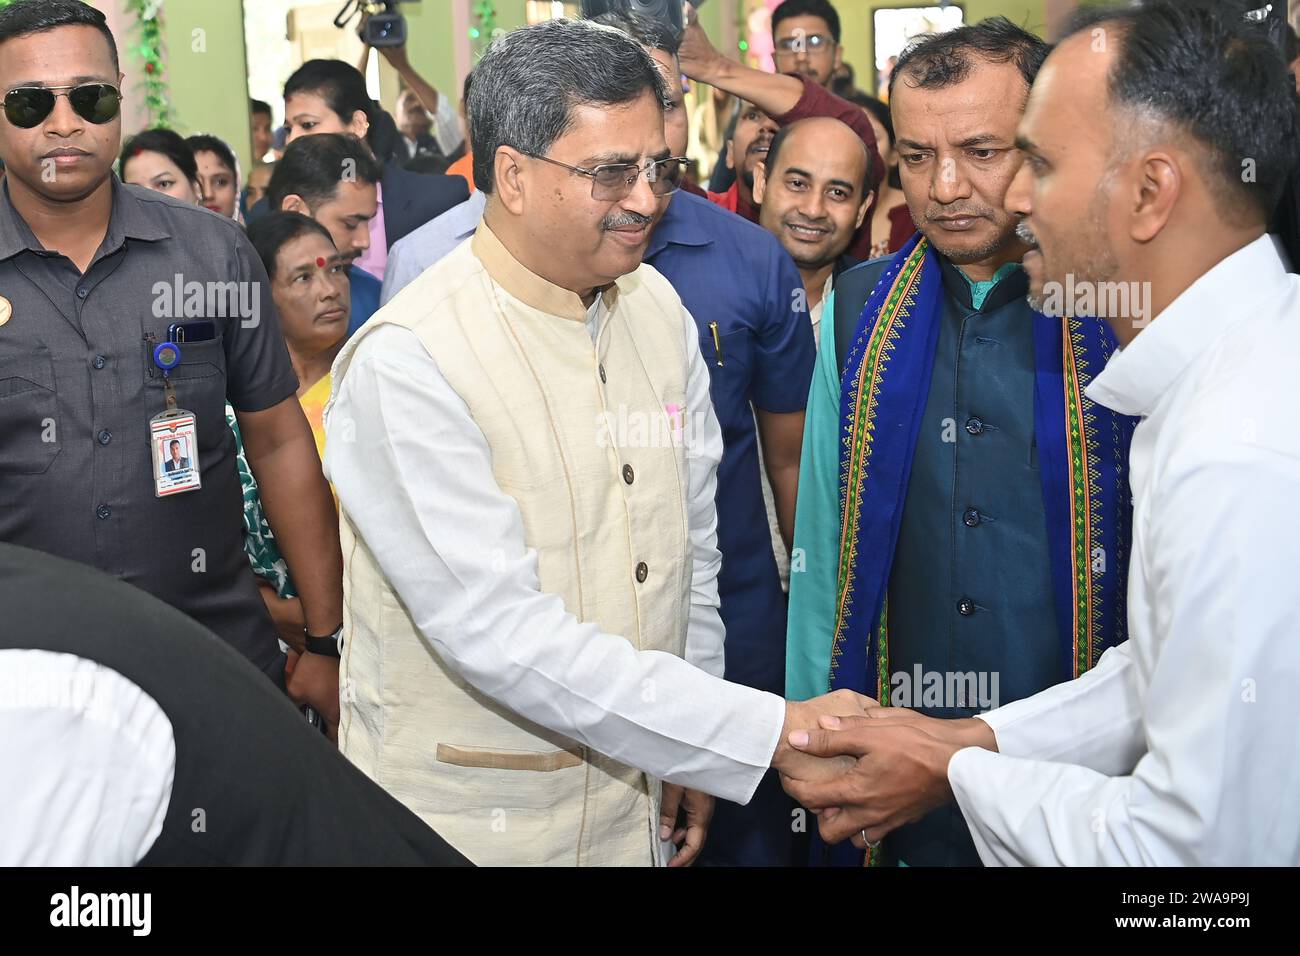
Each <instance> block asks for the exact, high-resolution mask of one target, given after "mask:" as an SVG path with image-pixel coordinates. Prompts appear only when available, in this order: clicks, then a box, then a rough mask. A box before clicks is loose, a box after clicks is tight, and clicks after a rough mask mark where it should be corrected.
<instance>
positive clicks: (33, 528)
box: [0, 177, 297, 681]
mask: <svg viewBox="0 0 1300 956" xmlns="http://www.w3.org/2000/svg"><path fill="white" fill-rule="evenodd" d="M112 188H113V208H112V213H111V216H110V219H109V225H108V232H107V234H106V235H105V237H104V241H103V243H102V244H101V245H100V247H99V250H98V251H97V252H96V253H95V256H94V258H93V260H92V262H91V265H90V267H89V268H88V269H87V270H86V272H85V273H84V274H82V273H81V272H80V271H79V270H78V269H77V267H76V266H75V265H74V264H73V263H72V261H71V260H69V259H68V258H66V257H65V256H63V255H61V254H60V253H57V252H49V251H46V250H45V249H44V247H43V246H42V245H41V243H40V242H39V241H38V240H37V239H36V238H35V236H34V235H33V234H32V232H31V230H30V229H29V228H28V226H27V224H26V222H24V221H23V219H22V217H21V216H19V215H18V213H17V211H16V210H15V209H14V207H13V204H12V203H11V201H10V199H9V190H8V186H7V185H5V186H4V188H3V189H0V296H3V297H4V298H5V299H7V300H8V302H9V304H10V306H11V307H12V313H11V315H10V318H9V320H8V321H7V322H6V323H5V324H4V325H0V541H5V542H9V543H12V544H18V545H25V546H27V547H31V548H36V549H38V550H41V551H46V552H49V553H51V554H55V555H59V556H62V557H65V558H70V559H72V560H74V561H80V562H82V563H84V564H88V565H91V566H93V567H97V568H99V569H101V570H103V571H106V572H108V573H110V574H113V575H115V576H116V577H118V578H120V579H122V580H123V581H126V582H128V583H130V584H134V585H136V586H137V587H140V588H142V589H143V590H145V591H148V592H149V593H151V594H154V595H156V596H157V597H159V598H161V599H162V600H164V601H166V602H167V603H168V604H171V605H172V606H173V607H176V608H178V609H179V610H181V611H183V612H185V613H186V614H188V615H190V616H191V617H193V618H194V619H195V620H197V621H199V622H200V623H201V624H204V625H205V626H207V627H208V628H209V629H211V630H212V631H214V632H216V633H217V634H218V635H219V636H221V637H222V638H224V639H225V640H226V641H227V642H229V643H230V644H231V645H233V646H234V647H235V648H236V649H237V650H239V651H240V652H241V653H243V654H244V656H245V657H247V658H248V659H249V660H251V661H252V662H253V664H254V665H255V666H257V667H258V668H260V669H261V670H262V671H264V672H265V673H267V674H268V675H269V676H271V677H272V678H273V679H276V680H277V681H278V680H280V679H281V677H280V674H281V668H282V663H283V658H282V656H281V654H280V651H279V647H278V645H277V644H276V640H275V632H274V628H273V627H272V624H271V621H270V617H269V616H268V614H267V612H266V609H265V606H264V605H263V603H262V600H261V598H260V597H259V595H258V591H257V586H256V583H255V581H254V578H253V575H252V572H251V570H250V567H249V563H248V558H247V557H246V556H245V553H244V550H243V520H242V508H243V506H242V500H243V499H242V494H241V488H240V481H239V477H238V473H237V471H236V468H235V441H234V436H233V435H232V433H231V431H230V429H229V428H228V427H227V426H226V420H225V410H224V409H225V403H226V401H227V400H228V401H229V402H230V403H231V405H233V406H234V408H235V409H236V410H237V411H245V412H255V411H261V410H264V409H267V408H270V407H271V406H273V405H276V404H278V403H279V402H281V401H283V400H284V399H286V398H290V397H292V396H293V395H294V393H295V391H296V389H297V378H296V376H295V375H294V372H293V367H292V365H291V364H290V362H289V354H288V350H287V349H286V347H285V344H284V339H283V336H282V334H281V331H280V319H279V316H278V315H277V314H276V312H275V308H274V305H273V304H272V300H271V290H270V284H269V282H268V280H267V277H266V272H265V270H264V269H263V267H262V264H261V262H260V261H259V259H258V257H257V254H256V252H255V251H254V250H253V247H252V245H251V244H250V243H249V242H248V239H247V238H246V237H245V236H244V234H243V231H242V230H241V229H240V227H239V225H238V224H237V223H235V222H233V221H232V220H230V219H225V218H222V217H220V216H217V215H216V214H214V213H211V212H209V211H207V210H205V209H203V208H201V207H199V206H192V205H188V204H185V203H181V202H178V201H176V200H174V199H171V198H170V197H167V196H164V195H162V194H160V193H157V192H152V191H149V190H145V189H141V188H138V187H135V186H124V185H123V184H121V183H120V182H118V180H117V179H116V177H114V178H113V182H112ZM3 313H4V308H3V303H0V316H3ZM203 320H210V321H212V322H213V323H215V326H216V335H215V337H213V338H212V339H211V340H209V341H199V342H191V343H187V344H183V345H182V346H181V352H182V361H181V364H180V365H179V366H178V367H177V368H176V369H175V370H173V371H172V373H171V378H172V382H173V384H174V387H175V390H176V397H177V404H178V405H179V406H180V407H181V408H185V409H188V410H189V411H191V412H194V413H195V415H196V417H197V428H198V442H197V444H198V463H199V466H200V469H201V473H202V481H203V486H202V488H201V489H200V490H197V491H191V492H187V493H184V494H177V495H174V496H171V497H167V498H157V497H156V496H155V494H154V482H153V472H154V464H153V458H152V452H151V449H150V441H149V437H150V436H149V420H150V418H151V417H152V416H154V415H156V414H158V413H159V412H161V411H163V410H164V408H165V391H164V387H163V377H162V373H161V372H160V371H159V370H158V369H157V368H156V367H155V365H154V363H153V358H152V343H157V342H164V341H166V340H167V336H168V329H169V327H170V326H171V325H172V324H173V323H186V322H196V321H203ZM69 598H70V599H74V600H75V595H69Z"/></svg>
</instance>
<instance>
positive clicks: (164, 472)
mask: <svg viewBox="0 0 1300 956" xmlns="http://www.w3.org/2000/svg"><path fill="white" fill-rule="evenodd" d="M149 432H150V438H151V441H150V444H152V446H153V475H154V494H155V496H157V497H159V498H166V497H168V496H170V495H178V494H180V493H182V492H185V491H194V490H195V489H197V488H200V487H202V481H201V479H200V477H199V446H198V440H197V437H196V430H195V425H194V416H193V415H192V414H191V413H189V412H180V413H178V414H169V415H159V416H158V417H156V418H155V419H154V420H153V421H151V422H150V423H149Z"/></svg>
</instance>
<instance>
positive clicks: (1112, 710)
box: [980, 642, 1146, 775]
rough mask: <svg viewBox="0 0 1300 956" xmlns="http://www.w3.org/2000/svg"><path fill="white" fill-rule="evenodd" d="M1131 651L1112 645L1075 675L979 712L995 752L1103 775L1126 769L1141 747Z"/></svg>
mask: <svg viewBox="0 0 1300 956" xmlns="http://www.w3.org/2000/svg"><path fill="white" fill-rule="evenodd" d="M1131 650H1132V648H1131V647H1130V645H1129V644H1128V642H1125V643H1123V644H1120V645H1119V646H1118V647H1112V648H1111V649H1110V650H1108V651H1106V653H1104V654H1102V655H1101V659H1100V660H1098V661H1097V665H1096V666H1095V667H1094V668H1093V669H1092V670H1090V671H1089V672H1088V673H1086V674H1084V675H1083V676H1082V677H1081V678H1079V679H1078V680H1073V681H1066V682H1065V683H1063V684H1057V685H1056V686H1054V687H1049V688H1048V689H1047V690H1044V691H1042V692H1041V693H1038V694H1035V695H1034V696H1033V697H1027V698H1025V699H1024V700H1018V701H1014V702H1012V703H1010V704H1007V705H1006V706H1004V707H999V708H997V709H996V710H991V711H989V712H988V713H986V714H981V715H980V719H982V720H983V721H984V722H985V723H987V724H988V725H989V726H990V727H992V728H993V733H994V736H996V737H997V741H998V751H999V752H1000V753H1004V754H1006V755H1008V756H1011V757H1028V758H1030V759H1032V760H1053V761H1057V762H1059V763H1074V764H1079V765H1080V766H1083V767H1089V768H1091V769H1093V770H1096V771H1097V772H1099V773H1104V774H1111V775H1118V774H1124V773H1129V772H1131V771H1132V769H1133V767H1134V765H1135V764H1136V763H1137V762H1138V758H1140V757H1141V756H1142V753H1143V752H1144V751H1145V750H1146V741H1145V740H1144V739H1143V737H1142V707H1141V695H1140V693H1139V691H1138V686H1137V670H1136V668H1135V667H1134V666H1133V660H1132V657H1131V656H1130V653H1131Z"/></svg>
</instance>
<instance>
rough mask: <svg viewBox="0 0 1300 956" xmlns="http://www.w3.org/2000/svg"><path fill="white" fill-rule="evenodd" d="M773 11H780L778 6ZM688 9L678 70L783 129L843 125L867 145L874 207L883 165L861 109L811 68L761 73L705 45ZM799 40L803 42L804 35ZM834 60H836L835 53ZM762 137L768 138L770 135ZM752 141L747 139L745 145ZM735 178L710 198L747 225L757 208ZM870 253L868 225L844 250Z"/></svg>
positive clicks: (737, 147) (736, 151) (741, 163)
mask: <svg viewBox="0 0 1300 956" xmlns="http://www.w3.org/2000/svg"><path fill="white" fill-rule="evenodd" d="M777 9H778V11H779V10H780V8H779V7H778V8H777ZM687 10H688V11H689V13H688V17H689V23H688V24H687V27H686V30H685V32H684V34H683V36H682V45H681V49H680V50H679V51H678V57H679V59H680V60H681V66H682V72H683V73H685V74H686V75H687V76H688V77H690V78H691V79H692V80H695V81H696V82H697V83H705V84H707V85H709V86H714V87H717V88H718V89H720V90H725V91H726V92H728V93H730V94H732V95H733V96H737V97H739V98H741V99H742V100H744V101H745V103H746V105H747V107H748V106H751V105H752V106H753V107H755V108H756V109H757V110H759V111H761V112H762V113H765V114H767V116H769V117H771V119H772V121H773V122H774V123H775V124H776V126H778V127H781V126H788V125H789V124H791V123H793V122H795V121H796V120H801V119H807V118H808V117H812V116H829V117H833V118H835V119H838V120H840V121H841V122H843V123H844V124H845V125H847V126H848V127H849V128H850V129H852V130H853V131H854V132H855V133H857V134H858V136H860V137H861V138H862V142H864V143H865V144H866V145H867V149H868V151H869V152H870V154H871V174H870V177H869V178H870V182H871V192H872V199H871V207H874V206H875V192H876V189H877V187H878V186H879V185H880V183H881V181H882V180H883V179H884V175H885V167H884V163H883V162H882V161H881V159H880V153H879V151H878V150H877V149H876V134H875V132H874V131H873V130H872V128H871V121H870V120H869V119H868V118H867V114H866V113H865V112H864V111H863V109H862V108H861V107H860V106H858V105H856V104H855V103H850V102H849V101H848V100H845V99H841V98H840V97H838V96H836V95H835V94H833V93H831V92H830V91H829V90H827V89H825V88H824V87H823V86H821V84H820V83H819V82H818V81H817V79H818V78H819V76H820V74H818V73H816V71H815V70H814V69H812V67H811V65H810V66H809V68H808V70H807V71H806V72H801V73H800V75H797V76H786V75H784V74H780V73H765V72H763V71H762V70H755V69H753V68H752V67H748V66H745V65H743V64H741V63H737V62H736V61H734V60H731V59H728V58H727V57H726V56H723V54H722V53H720V52H719V51H718V50H717V49H716V48H715V47H714V46H713V44H712V43H710V42H709V38H708V36H707V35H706V34H705V32H704V29H703V27H701V26H700V25H699V23H698V21H697V20H696V16H695V12H694V8H693V7H687ZM828 30H829V28H828ZM804 39H805V41H806V40H807V37H805V38H804ZM835 58H836V59H837V58H838V54H836V57H835ZM802 59H804V60H807V57H806V56H804V57H802ZM796 65H797V64H796ZM742 120H743V116H742ZM736 126H737V132H738V133H739V132H740V127H741V122H740V121H738V122H737V124H736ZM762 135H765V136H767V138H768V139H769V140H770V134H762ZM753 142H754V141H753V140H752V139H751V140H750V143H751V144H752V143H753ZM733 145H734V146H735V149H734V150H732V149H729V150H728V154H729V155H733V156H734V157H735V160H733V162H738V163H739V165H738V167H737V171H738V173H743V171H744V168H745V163H746V160H747V159H748V158H750V157H748V156H747V155H744V154H742V153H741V151H740V145H739V144H734V141H733ZM760 148H761V146H760ZM748 149H749V147H746V150H748ZM759 158H760V159H761V158H762V157H759ZM751 175H752V170H751ZM736 178H737V182H736V183H735V184H734V185H733V186H732V187H731V189H730V190H728V191H727V192H725V193H710V194H709V198H710V199H712V200H713V201H714V202H716V203H718V204H719V205H722V206H725V207H727V208H728V209H732V210H734V211H735V212H736V213H738V214H739V215H741V216H744V217H745V218H746V219H748V220H750V221H751V222H758V210H757V208H756V207H755V206H754V205H753V203H752V198H750V199H749V201H746V202H742V201H741V200H742V199H744V198H746V197H745V196H744V194H743V193H742V192H741V179H742V175H738V176H737V177H736ZM751 183H752V179H751ZM748 188H752V187H748ZM871 207H869V208H868V209H867V215H866V219H865V223H867V224H869V223H870V222H871V212H872V209H871ZM870 251H871V229H870V226H869V225H867V226H866V227H865V228H861V229H859V230H858V232H857V234H856V235H855V237H854V241H853V245H852V246H851V247H850V249H849V252H850V254H852V255H853V256H854V257H856V258H859V259H866V258H868V256H869V253H870Z"/></svg>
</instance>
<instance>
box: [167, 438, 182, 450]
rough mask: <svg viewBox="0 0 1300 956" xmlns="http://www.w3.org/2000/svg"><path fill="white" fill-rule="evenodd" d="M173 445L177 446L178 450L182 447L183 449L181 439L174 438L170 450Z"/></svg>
mask: <svg viewBox="0 0 1300 956" xmlns="http://www.w3.org/2000/svg"><path fill="white" fill-rule="evenodd" d="M172 445H175V446H176V447H177V448H180V447H181V443H180V439H178V438H173V439H172V440H171V444H170V445H168V446H167V447H168V448H170V447H171V446H172Z"/></svg>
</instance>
